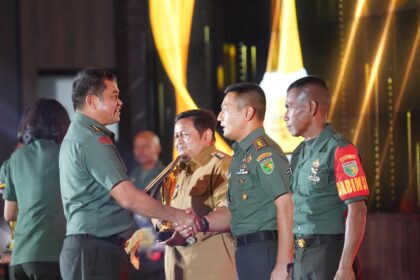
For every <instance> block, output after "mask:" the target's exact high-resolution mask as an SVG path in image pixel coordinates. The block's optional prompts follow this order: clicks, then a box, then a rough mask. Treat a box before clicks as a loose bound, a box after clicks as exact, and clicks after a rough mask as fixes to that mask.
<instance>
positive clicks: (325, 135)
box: [312, 123, 336, 150]
mask: <svg viewBox="0 0 420 280" xmlns="http://www.w3.org/2000/svg"><path fill="white" fill-rule="evenodd" d="M335 133H336V132H335V131H334V128H333V127H332V126H331V125H330V124H329V123H327V124H326V125H325V127H324V129H323V130H322V131H321V133H320V134H319V135H318V137H317V139H316V140H315V142H314V143H313V145H312V147H318V150H320V149H321V148H322V147H323V146H324V145H325V144H326V143H327V142H328V140H329V139H330V138H331V136H333V135H334V134H335Z"/></svg>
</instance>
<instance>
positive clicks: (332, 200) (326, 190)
mask: <svg viewBox="0 0 420 280" xmlns="http://www.w3.org/2000/svg"><path fill="white" fill-rule="evenodd" d="M291 167H292V171H293V176H292V191H293V202H294V207H295V208H294V226H293V232H294V233H295V234H296V235H310V234H341V233H344V231H345V219H346V217H345V216H346V210H347V204H348V203H352V202H354V201H359V200H363V199H366V198H367V196H368V194H369V190H368V187H367V183H366V177H365V174H364V172H363V168H362V166H361V164H360V158H359V155H358V153H357V150H356V148H355V147H354V146H353V145H352V144H351V143H350V142H349V141H348V140H347V139H345V138H344V137H343V136H342V135H341V134H339V133H337V132H335V131H334V130H333V128H332V127H331V125H327V126H326V127H325V128H324V130H323V131H322V132H321V134H320V135H319V136H318V137H317V138H316V139H314V140H313V141H308V142H305V141H304V142H302V143H301V144H300V145H299V146H298V147H297V148H296V149H295V151H294V152H293V155H292V159H291Z"/></svg>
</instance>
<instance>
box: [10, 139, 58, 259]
mask: <svg viewBox="0 0 420 280" xmlns="http://www.w3.org/2000/svg"><path fill="white" fill-rule="evenodd" d="M59 149H60V147H59V145H57V144H56V143H55V142H54V141H51V140H36V141H34V142H32V143H31V144H29V145H25V146H23V147H21V148H19V149H17V150H16V151H15V152H14V153H13V154H12V156H11V157H10V161H9V163H8V165H6V166H5V168H6V169H8V170H4V175H5V182H4V184H5V190H4V195H3V198H4V199H5V200H8V201H15V202H17V205H18V208H19V212H18V217H17V223H16V228H15V237H14V240H15V245H14V248H13V254H12V265H17V264H22V263H27V262H40V261H44V262H58V259H59V255H60V251H61V247H62V245H63V240H64V236H65V219H64V215H63V206H62V203H61V197H60V185H59V184H60V180H59V170H58V153H59Z"/></svg>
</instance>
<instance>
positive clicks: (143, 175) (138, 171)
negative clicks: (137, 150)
mask: <svg viewBox="0 0 420 280" xmlns="http://www.w3.org/2000/svg"><path fill="white" fill-rule="evenodd" d="M163 169H165V166H164V165H163V164H162V162H161V161H160V160H159V161H158V162H156V166H155V167H153V168H152V169H150V170H144V169H143V168H142V167H141V166H140V165H138V164H137V165H136V167H135V168H134V169H133V170H132V171H131V172H130V179H131V182H133V184H134V185H135V186H136V187H137V188H138V189H139V190H144V189H145V188H146V187H147V185H148V184H149V183H150V182H151V181H152V180H153V179H155V178H156V177H157V176H158V175H159V174H160V172H162V170H163Z"/></svg>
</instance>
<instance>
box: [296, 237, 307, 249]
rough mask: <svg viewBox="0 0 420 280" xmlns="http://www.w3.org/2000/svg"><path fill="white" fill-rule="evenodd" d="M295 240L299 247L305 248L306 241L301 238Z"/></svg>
mask: <svg viewBox="0 0 420 280" xmlns="http://www.w3.org/2000/svg"><path fill="white" fill-rule="evenodd" d="M296 241H297V245H298V246H299V248H305V246H306V241H305V239H303V238H299V239H297V240H296Z"/></svg>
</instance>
